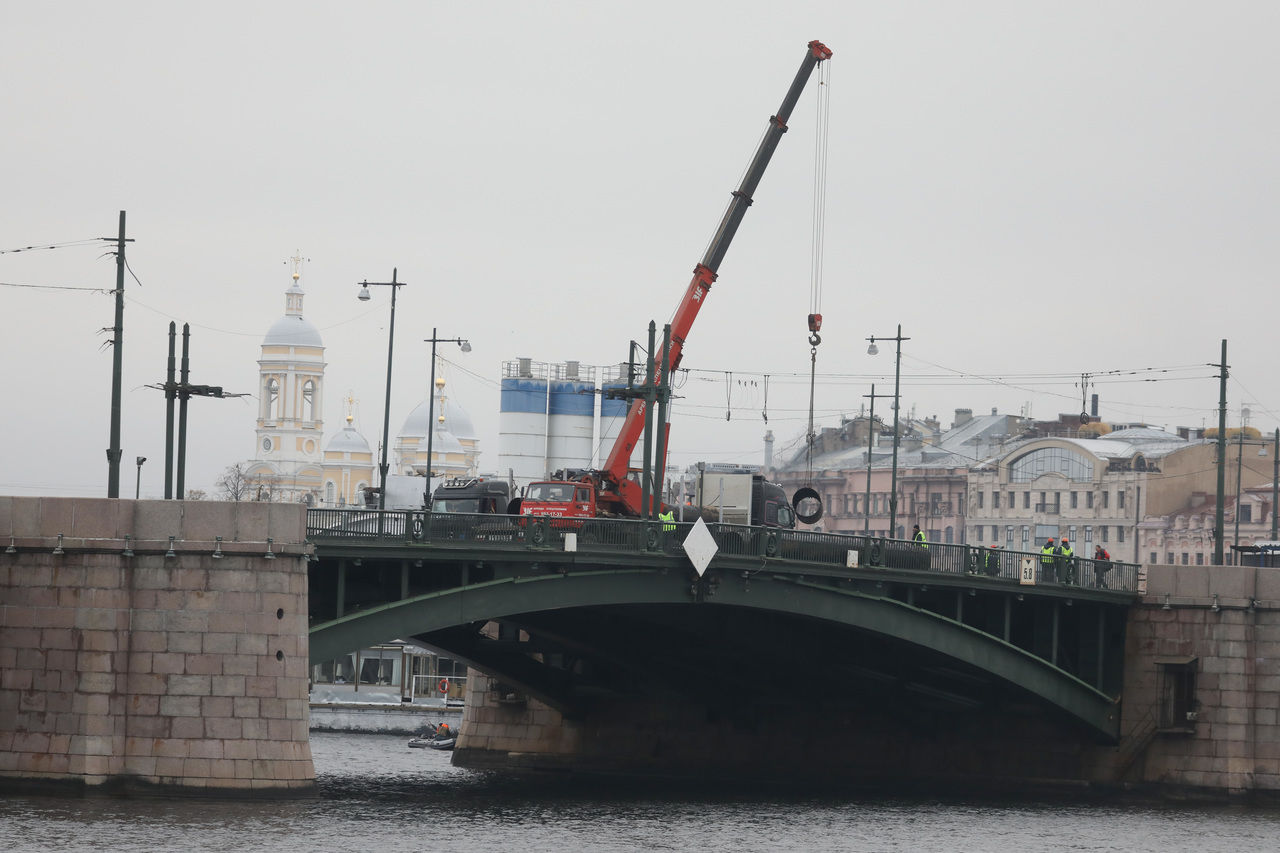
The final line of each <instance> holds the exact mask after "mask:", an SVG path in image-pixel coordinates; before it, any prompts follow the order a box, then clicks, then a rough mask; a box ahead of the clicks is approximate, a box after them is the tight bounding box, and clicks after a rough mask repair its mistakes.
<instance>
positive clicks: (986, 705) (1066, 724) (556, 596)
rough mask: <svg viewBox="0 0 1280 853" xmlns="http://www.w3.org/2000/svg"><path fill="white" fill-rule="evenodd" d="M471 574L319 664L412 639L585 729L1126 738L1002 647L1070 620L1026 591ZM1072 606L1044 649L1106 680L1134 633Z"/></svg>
mask: <svg viewBox="0 0 1280 853" xmlns="http://www.w3.org/2000/svg"><path fill="white" fill-rule="evenodd" d="M476 576H479V577H480V578H481V579H479V580H475V579H474V578H475V577H476ZM457 577H458V581H459V582H458V583H457V584H456V585H453V586H448V587H446V588H442V589H436V590H432V591H429V592H424V593H420V594H417V595H410V596H408V597H406V598H403V599H402V600H399V601H394V602H391V603H387V604H382V605H378V606H373V607H370V608H368V609H363V610H360V611H358V612H357V613H354V614H351V615H348V616H345V617H342V618H338V619H332V620H329V621H326V622H324V623H313V629H312V639H311V649H312V652H311V656H312V660H313V662H318V661H322V660H327V659H331V658H333V657H337V656H339V655H341V654H345V653H347V652H349V651H351V650H352V649H355V648H360V647H362V646H365V645H369V644H371V643H373V642H378V641H385V640H388V639H391V638H394V637H400V638H410V637H412V638H415V639H416V640H418V641H419V642H422V643H424V644H426V645H429V646H432V647H435V648H438V649H440V650H441V651H444V652H447V653H448V654H449V655H451V656H453V657H456V658H458V659H461V660H464V661H467V662H468V663H470V664H471V665H472V666H474V667H475V668H477V669H479V670H480V671H482V672H484V673H486V674H488V675H489V676H491V677H492V678H493V679H494V680H495V681H496V683H497V685H496V690H495V693H498V694H503V695H508V694H512V695H516V696H529V697H532V698H535V699H538V700H540V701H541V702H543V703H545V704H546V705H548V706H550V707H552V708H554V709H556V710H558V711H559V712H560V713H561V714H563V715H564V717H565V718H566V719H568V720H579V721H581V720H588V719H590V718H591V717H592V715H593V714H596V713H598V712H600V710H601V709H605V708H609V709H614V711H610V713H614V712H615V711H616V709H617V708H620V707H624V706H632V707H644V706H653V705H655V704H663V703H666V704H671V703H682V704H684V705H687V706H688V707H696V708H700V709H702V711H701V713H703V714H705V715H706V716H707V718H709V719H710V718H716V719H721V718H722V719H726V720H731V721H732V722H733V724H734V725H735V726H737V727H739V728H741V729H742V730H744V731H759V732H761V733H764V732H767V731H768V729H769V727H770V726H771V725H775V724H776V722H777V721H778V720H780V719H781V720H798V719H799V718H800V717H801V716H803V714H800V713H799V711H798V709H799V708H801V707H803V709H804V713H806V714H807V713H812V712H815V711H821V712H822V713H826V714H828V715H830V714H835V715H839V716H841V717H842V718H849V719H857V720H859V721H860V723H859V725H862V726H864V727H866V730H867V731H896V732H900V733H901V732H908V731H914V732H916V733H921V732H930V733H935V734H936V733H938V732H939V731H943V730H946V731H964V732H970V733H975V732H989V731H990V730H991V729H992V728H993V727H994V726H997V725H998V726H1001V727H1003V728H1004V730H1005V734H1006V735H1007V734H1008V733H1009V732H1010V731H1011V728H1010V727H1014V728H1019V730H1025V731H1027V732H1031V731H1033V730H1034V731H1035V732H1036V733H1035V734H1034V735H1032V734H1028V735H1027V737H1028V738H1029V739H1036V738H1042V737H1044V736H1045V735H1044V731H1045V729H1043V728H1037V727H1044V726H1047V727H1048V730H1053V731H1059V732H1068V733H1073V734H1071V735H1070V737H1071V738H1076V739H1080V740H1082V741H1092V742H1104V743H1105V742H1114V739H1115V737H1116V734H1117V731H1118V718H1119V712H1118V708H1117V706H1116V705H1115V703H1114V701H1113V700H1112V699H1111V698H1109V697H1108V696H1107V695H1105V694H1104V693H1103V692H1102V691H1100V690H1098V689H1097V688H1096V687H1094V686H1092V685H1090V684H1087V683H1085V682H1084V681H1082V680H1080V679H1079V678H1076V677H1074V676H1073V675H1071V674H1069V673H1068V672H1065V671H1064V670H1063V669H1061V668H1059V667H1057V666H1054V665H1052V664H1051V663H1050V662H1049V661H1048V660H1046V659H1045V657H1044V656H1040V655H1037V654H1033V653H1031V652H1030V651H1028V650H1027V648H1023V647H1019V646H1018V645H1014V644H1013V643H1011V642H1006V641H1005V640H1004V639H1003V638H1002V636H1001V631H1000V629H999V627H997V626H998V625H999V624H1000V623H1001V620H1002V619H1003V624H1004V626H1005V627H1004V633H1005V635H1008V634H1010V633H1011V630H1010V629H1011V628H1012V629H1013V630H1012V634H1014V635H1022V636H1023V637H1025V639H1026V642H1025V643H1024V644H1023V645H1024V646H1032V645H1035V644H1036V643H1037V642H1041V641H1042V640H1044V638H1045V637H1046V635H1047V633H1048V632H1047V630H1046V627H1045V626H1047V625H1048V624H1049V618H1048V616H1049V614H1050V613H1051V611H1050V610H1049V608H1056V609H1057V611H1056V612H1054V613H1053V619H1054V620H1059V619H1060V618H1061V612H1062V608H1061V607H1060V604H1059V603H1058V602H1033V601H1025V602H1019V603H1018V605H1017V609H1016V610H1014V609H1012V608H1011V601H1012V597H1011V596H1007V595H987V596H967V595H965V593H964V591H960V592H956V591H947V592H945V593H943V595H944V596H946V597H945V598H944V599H940V600H942V601H945V602H947V604H946V605H945V607H944V608H942V609H947V608H949V607H950V604H949V602H950V601H951V600H952V598H953V597H954V596H957V595H965V597H964V598H963V599H962V600H960V601H958V602H957V604H956V608H957V610H959V611H961V612H959V613H953V614H951V615H950V616H942V615H940V614H939V613H938V612H935V611H934V610H930V609H927V608H926V607H924V606H922V605H923V604H924V602H921V601H915V600H913V601H912V603H910V604H908V603H907V602H905V601H903V600H900V599H901V589H900V588H895V587H894V585H892V584H885V585H879V586H871V585H863V586H862V587H859V586H858V585H857V584H849V585H846V586H841V585H840V584H838V583H837V584H832V583H828V582H814V581H812V580H806V579H805V578H804V577H803V576H799V575H787V574H771V573H768V572H756V573H748V572H742V573H736V572H712V573H710V574H709V576H708V578H706V579H703V580H701V581H699V580H697V579H696V578H695V577H694V576H693V575H692V573H691V572H689V571H670V572H666V571H661V570H656V571H655V570H652V569H646V568H643V567H634V566H633V567H622V566H618V567H598V568H596V569H595V570H593V571H581V570H576V571H573V572H563V573H562V572H557V571H546V570H543V571H542V572H541V573H539V572H537V571H527V570H526V571H524V572H522V573H513V574H509V575H508V574H507V573H505V572H502V571H497V572H492V571H490V572H477V571H476V570H475V569H474V568H472V569H471V570H470V571H460V572H459V573H458V576H457ZM934 594H935V595H937V594H938V593H937V592H936V591H935V593H934ZM966 604H967V611H966V610H965V609H964V608H965V607H966ZM1065 610H1066V612H1067V613H1068V615H1069V616H1070V617H1074V618H1075V619H1076V621H1077V622H1080V623H1081V624H1079V625H1075V624H1073V623H1072V622H1071V621H1070V619H1067V621H1066V622H1064V623H1062V624H1063V625H1064V626H1065V627H1064V628H1063V630H1062V631H1061V632H1059V631H1057V630H1055V631H1054V637H1053V639H1052V640H1047V641H1046V642H1055V643H1058V644H1061V643H1062V641H1063V638H1064V637H1089V638H1094V640H1096V644H1097V646H1098V648H1097V649H1095V650H1094V654H1095V656H1096V657H1097V666H1096V669H1097V671H1098V673H1099V675H1100V676H1102V674H1103V672H1104V669H1105V667H1104V659H1103V654H1102V648H1103V646H1106V645H1109V644H1114V643H1115V642H1117V637H1116V635H1115V634H1114V632H1116V631H1119V630H1121V624H1122V623H1121V622H1120V620H1119V619H1118V618H1113V619H1112V620H1111V621H1112V623H1113V624H1111V625H1110V626H1108V624H1107V619H1106V611H1105V610H1104V609H1103V608H1102V607H1098V608H1097V609H1096V615H1095V613H1094V611H1089V610H1087V609H1086V607H1083V606H1077V607H1075V608H1070V607H1068V608H1065ZM953 616H960V617H961V618H959V619H957V618H952V617H953ZM1095 619H1096V621H1097V625H1096V630H1095V626H1094V624H1093V621H1091V620H1095ZM1086 623H1087V624H1086ZM1055 624H1057V623H1056V622H1055ZM486 626H487V627H486ZM1068 628H1069V629H1070V630H1068ZM1092 644H1093V640H1091V641H1090V643H1084V644H1083V645H1082V644H1080V643H1076V644H1075V645H1071V644H1070V643H1068V644H1067V646H1064V647H1063V655H1064V656H1065V657H1067V658H1069V659H1071V660H1072V661H1073V662H1074V663H1076V664H1082V663H1084V662H1083V661H1082V660H1081V659H1080V658H1082V657H1087V656H1088V654H1089V652H1088V650H1087V648H1083V647H1087V646H1089V645H1092ZM1082 649H1083V650H1082ZM1050 653H1052V650H1050ZM1086 668H1090V669H1092V668H1093V667H1092V666H1089V667H1086ZM850 715H851V716H850ZM874 721H878V722H874ZM885 727H887V728H885ZM1028 727H1029V728H1028ZM966 737H968V736H966Z"/></svg>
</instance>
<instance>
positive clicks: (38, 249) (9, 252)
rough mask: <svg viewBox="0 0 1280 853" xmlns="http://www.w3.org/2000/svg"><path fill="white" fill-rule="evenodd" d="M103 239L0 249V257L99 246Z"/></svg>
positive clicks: (96, 238)
mask: <svg viewBox="0 0 1280 853" xmlns="http://www.w3.org/2000/svg"><path fill="white" fill-rule="evenodd" d="M103 239H104V238H102V237H90V238H88V239H86V240H67V241H65V242H62V243H40V244H36V245H34V246H20V247H18V248H16V249H0V255H16V254H19V253H20V252H42V251H49V250H51V249H75V248H80V247H82V246H101V245H102V240H103ZM113 239H114V238H113Z"/></svg>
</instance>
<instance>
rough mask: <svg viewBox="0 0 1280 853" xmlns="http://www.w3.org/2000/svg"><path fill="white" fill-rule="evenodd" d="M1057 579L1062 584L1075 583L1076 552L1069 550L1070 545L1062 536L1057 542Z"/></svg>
mask: <svg viewBox="0 0 1280 853" xmlns="http://www.w3.org/2000/svg"><path fill="white" fill-rule="evenodd" d="M1056 554H1057V556H1058V577H1059V578H1060V579H1061V580H1062V582H1063V583H1075V582H1076V552H1075V551H1073V550H1072V549H1071V543H1070V542H1068V541H1067V537H1065V536H1063V537H1062V539H1061V540H1059V542H1058V550H1057V551H1056Z"/></svg>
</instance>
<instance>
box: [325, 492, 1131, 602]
mask: <svg viewBox="0 0 1280 853" xmlns="http://www.w3.org/2000/svg"><path fill="white" fill-rule="evenodd" d="M692 527H693V525H692V524H688V523H684V522H677V523H671V522H667V523H663V522H662V521H656V520H655V521H641V520H637V519H612V518H591V519H576V518H543V517H535V516H509V515H493V514H485V515H470V514H462V513H431V514H427V513H424V512H422V511H420V510H418V511H413V510H410V511H404V510H394V511H393V510H387V511H384V512H378V511H377V510H363V509H313V510H308V512H307V536H308V538H309V539H311V540H312V541H317V542H325V541H334V540H338V541H343V540H345V541H353V542H362V543H368V544H375V543H377V544H384V545H400V544H407V543H419V544H424V545H425V544H431V545H436V546H442V547H448V546H451V545H459V546H464V547H475V546H483V547H487V548H497V549H512V550H525V549H542V550H553V551H563V550H565V549H566V548H567V547H568V542H569V534H573V536H574V538H575V540H576V541H575V544H574V546H573V547H574V548H575V549H576V550H577V551H580V552H597V553H619V552H621V553H644V552H648V553H662V554H667V555H670V556H678V555H680V554H682V553H683V543H684V540H685V537H686V536H687V535H688V534H689V531H690V530H691V529H692ZM707 528H708V530H709V531H710V533H711V536H712V538H713V539H714V540H715V543H716V547H717V554H718V555H723V556H732V557H762V558H776V559H779V560H785V561H790V562H798V563H810V564H816V565H822V566H826V567H829V568H854V567H857V568H865V567H875V568H884V569H892V570H903V571H918V572H927V573H933V574H944V575H958V576H960V575H974V576H979V577H988V578H992V579H1003V580H1006V581H1010V582H1012V583H1015V584H1020V583H1022V582H1024V580H1025V581H1026V582H1034V583H1036V584H1050V585H1054V586H1057V587H1062V586H1072V587H1078V588H1081V589H1106V590H1111V591H1122V592H1137V589H1138V566H1137V565H1136V564H1134V563H1123V562H1119V561H1114V560H1093V559H1090V558H1085V557H1075V558H1072V559H1070V560H1062V559H1060V558H1053V557H1046V555H1044V554H1042V553H1040V552H1039V551H1010V550H1006V549H1003V548H1000V549H996V548H989V547H982V546H977V545H957V544H950V543H942V542H929V543H925V544H921V543H917V542H912V541H904V540H899V539H887V538H883V537H873V536H862V535H857V534H845V533H836V532H818V531H808V530H782V529H778V528H767V527H751V526H747V525H738V524H720V523H711V524H708V525H707ZM1026 570H1029V577H1027V574H1028V572H1027V571H1026Z"/></svg>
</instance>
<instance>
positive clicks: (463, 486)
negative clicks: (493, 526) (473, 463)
mask: <svg viewBox="0 0 1280 853" xmlns="http://www.w3.org/2000/svg"><path fill="white" fill-rule="evenodd" d="M510 502H511V487H510V485H508V484H507V482H506V481H505V480H497V479H489V478H485V477H468V478H457V479H452V480H446V481H445V482H443V483H441V484H440V485H439V486H436V490H435V491H434V492H433V493H432V495H431V511H432V512H433V513H471V514H475V515H482V514H494V515H497V514H503V513H506V512H507V505H508V504H509V503H510Z"/></svg>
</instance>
